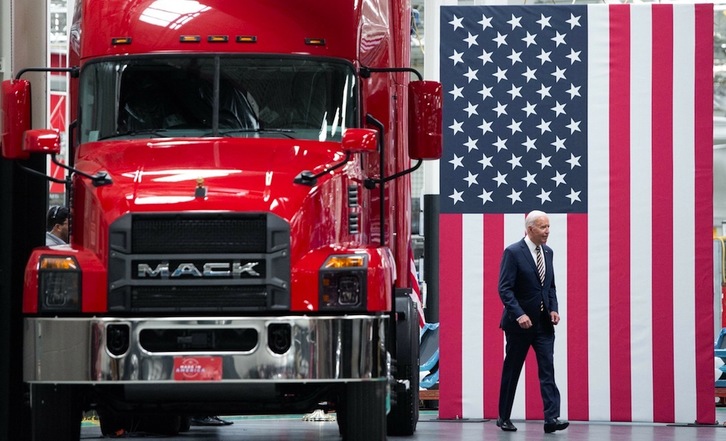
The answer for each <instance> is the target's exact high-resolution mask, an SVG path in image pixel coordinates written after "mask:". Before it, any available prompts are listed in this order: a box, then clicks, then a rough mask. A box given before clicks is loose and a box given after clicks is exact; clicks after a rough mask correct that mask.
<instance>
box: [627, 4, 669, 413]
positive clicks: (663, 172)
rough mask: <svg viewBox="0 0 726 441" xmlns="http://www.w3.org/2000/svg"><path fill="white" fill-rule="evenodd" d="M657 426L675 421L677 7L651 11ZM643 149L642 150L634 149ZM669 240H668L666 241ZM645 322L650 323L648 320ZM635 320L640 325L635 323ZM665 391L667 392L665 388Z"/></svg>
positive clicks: (654, 399)
mask: <svg viewBox="0 0 726 441" xmlns="http://www.w3.org/2000/svg"><path fill="white" fill-rule="evenodd" d="M652 18H653V31H652V32H653V39H652V44H653V58H652V63H653V80H652V97H653V98H652V106H653V107H652V108H653V110H652V146H651V150H652V161H653V162H652V170H653V178H652V179H653V185H652V213H653V220H652V253H653V254H652V286H653V290H652V291H653V293H657V295H654V296H652V298H651V304H652V311H653V317H652V322H653V336H652V338H653V341H652V345H653V348H652V351H653V373H652V382H653V390H654V391H656V392H655V393H656V394H657V399H656V397H655V396H654V397H653V421H655V422H669V421H673V420H674V417H675V404H674V403H675V390H674V388H673V384H674V378H675V374H674V365H673V344H674V342H673V243H672V241H671V240H668V238H671V237H673V233H674V232H673V223H672V222H663V219H664V218H665V219H668V218H670V217H671V216H673V215H674V213H673V5H662V7H658V8H652ZM632 148H638V146H632ZM664 239H665V240H664ZM643 318H645V317H643ZM633 319H634V320H638V319H640V318H639V317H634V318H633ZM663 386H666V387H663Z"/></svg>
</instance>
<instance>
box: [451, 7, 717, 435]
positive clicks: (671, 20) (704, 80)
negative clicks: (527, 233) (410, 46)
mask: <svg viewBox="0 0 726 441" xmlns="http://www.w3.org/2000/svg"><path fill="white" fill-rule="evenodd" d="M440 12H441V14H440V20H441V22H440V30H441V35H440V37H441V44H440V54H439V58H440V69H441V82H442V84H443V88H444V117H443V132H444V152H443V157H442V159H441V161H440V176H441V179H440V205H441V212H442V214H441V219H440V253H441V255H440V261H441V262H442V263H441V270H440V286H441V301H440V314H441V330H440V332H441V334H440V337H441V341H442V342H446V344H442V345H441V361H440V363H441V364H440V366H441V377H440V405H439V414H440V416H441V417H442V418H496V417H497V416H498V415H497V401H498V396H499V380H500V378H501V362H502V358H503V354H504V336H503V332H502V331H501V330H500V329H499V328H498V324H499V319H500V317H501V312H502V304H501V301H500V299H499V295H498V292H497V283H498V275H499V262H500V259H501V255H502V251H503V249H504V247H505V246H506V245H508V244H510V243H513V242H515V241H518V240H519V239H521V238H522V237H523V236H524V216H525V214H526V213H527V212H529V211H531V210H533V209H540V210H543V211H545V212H547V213H548V214H549V216H550V222H551V235H550V238H549V240H548V244H549V245H550V246H551V247H552V248H553V249H554V257H555V261H554V266H555V274H556V278H557V290H558V299H559V305H560V311H559V312H560V315H561V316H562V317H563V320H562V322H561V323H560V324H559V325H558V327H557V329H556V331H557V337H556V344H555V371H556V379H557V383H558V386H559V388H560V392H561V394H562V408H561V413H562V417H563V418H569V419H573V420H590V421H596V420H600V421H647V422H653V421H655V422H683V423H692V422H693V421H697V422H699V423H706V424H711V423H713V422H714V421H715V411H714V405H713V403H714V401H713V400H714V396H713V387H714V383H713V381H714V373H713V372H714V371H713V364H712V363H713V341H714V338H715V336H714V329H713V327H714V325H713V323H714V322H713V318H714V316H713V296H714V290H713V267H712V265H713V260H712V259H713V257H712V243H711V241H712V223H713V217H712V216H713V214H712V212H713V190H712V181H713V164H712V161H713V159H712V154H713V153H712V131H713V121H712V115H713V107H712V100H713V78H712V75H713V73H712V72H713V71H712V67H713V18H714V17H713V5H711V4H698V5H666V4H648V5H642V4H639V5H627V4H626V5H602V4H598V5H559V6H555V5H552V6H549V5H547V6H444V7H442V8H441V11H440ZM512 417H513V418H515V419H519V418H527V419H542V417H543V414H542V402H541V398H540V392H539V383H538V380H537V371H536V362H535V360H534V359H533V358H530V359H528V360H527V363H526V365H525V370H524V372H523V375H522V377H521V379H520V385H519V387H518V393H517V398H516V399H515V406H514V411H513V415H512Z"/></svg>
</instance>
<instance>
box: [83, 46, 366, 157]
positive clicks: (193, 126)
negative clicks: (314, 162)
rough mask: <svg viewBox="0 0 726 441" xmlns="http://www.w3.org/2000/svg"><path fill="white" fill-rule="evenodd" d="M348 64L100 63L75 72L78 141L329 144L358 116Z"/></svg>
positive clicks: (233, 59)
mask: <svg viewBox="0 0 726 441" xmlns="http://www.w3.org/2000/svg"><path fill="white" fill-rule="evenodd" d="M355 80H356V77H355V75H354V72H353V68H352V66H351V65H349V64H346V63H342V62H335V61H330V60H320V59H304V58H295V57H274V58H272V57H265V58H263V57H257V58H251V57H241V56H225V55H198V56H196V55H184V56H183V57H182V56H165V57H160V56H156V57H154V58H153V59H152V58H150V57H144V58H141V57H140V58H123V59H112V60H109V59H107V60H102V61H98V62H94V63H91V64H88V65H87V66H86V67H84V69H83V71H82V73H81V81H80V91H79V92H80V93H79V104H80V109H79V110H80V112H79V130H80V142H82V143H83V142H89V141H99V140H104V139H109V140H110V139H131V138H140V137H146V138H149V137H152V138H154V137H200V136H231V137H286V138H295V139H312V140H319V141H336V140H340V139H341V132H342V131H343V129H345V128H346V127H354V126H355V124H356V121H357V119H356V115H357V110H358V109H357V98H356V81H355Z"/></svg>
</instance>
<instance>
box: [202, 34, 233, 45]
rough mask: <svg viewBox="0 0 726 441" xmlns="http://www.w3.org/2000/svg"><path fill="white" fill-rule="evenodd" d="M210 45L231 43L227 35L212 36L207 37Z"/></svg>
mask: <svg viewBox="0 0 726 441" xmlns="http://www.w3.org/2000/svg"><path fill="white" fill-rule="evenodd" d="M207 41H208V42H209V43H226V42H228V41H229V37H228V36H226V35H210V36H208V37H207Z"/></svg>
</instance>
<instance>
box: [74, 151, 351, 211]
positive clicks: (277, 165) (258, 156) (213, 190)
mask: <svg viewBox="0 0 726 441" xmlns="http://www.w3.org/2000/svg"><path fill="white" fill-rule="evenodd" d="M343 158H344V153H343V152H342V151H341V149H340V144H339V143H336V142H318V141H309V140H294V139H264V138H211V139H210V138H206V139H205V138H194V139H184V140H179V139H176V140H172V139H159V140H148V139H144V140H123V141H105V142H95V143H87V144H84V145H83V146H81V148H80V150H79V155H78V157H77V159H78V161H77V163H76V167H77V168H79V169H81V170H83V171H85V172H86V173H90V174H94V173H98V172H106V173H107V174H108V176H109V178H110V179H111V180H112V183H111V184H109V185H105V186H100V187H97V188H96V191H97V193H98V194H97V196H98V198H99V202H100V204H101V205H102V206H103V205H105V204H104V200H106V201H114V205H115V206H114V207H108V206H107V207H106V208H104V211H105V210H110V211H117V215H120V214H122V213H123V212H128V211H136V212H138V211H147V212H152V211H177V210H178V211H182V210H184V211H186V210H203V211H218V210H223V211H226V210H235V211H237V210H241V211H270V212H274V213H276V214H278V215H279V216H281V217H283V218H285V219H288V220H290V219H291V218H292V216H293V215H294V213H295V212H296V211H297V210H298V209H299V208H300V205H301V204H302V203H303V202H304V200H305V199H306V198H307V197H309V196H310V195H311V193H313V192H315V191H316V189H317V187H316V186H309V185H301V184H296V183H294V179H295V177H296V176H297V175H299V174H300V173H301V172H302V171H305V170H309V171H313V172H316V173H317V172H320V171H322V170H324V169H325V167H326V166H327V165H331V164H334V163H337V162H340V161H341V160H342V159H343ZM328 176H329V175H328V174H326V177H328ZM82 179H85V178H82ZM323 179H325V178H321V180H323ZM198 189H200V190H198ZM121 201H123V202H121Z"/></svg>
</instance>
